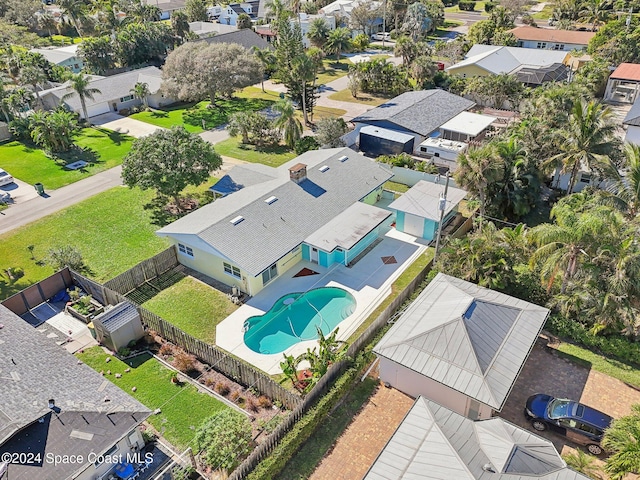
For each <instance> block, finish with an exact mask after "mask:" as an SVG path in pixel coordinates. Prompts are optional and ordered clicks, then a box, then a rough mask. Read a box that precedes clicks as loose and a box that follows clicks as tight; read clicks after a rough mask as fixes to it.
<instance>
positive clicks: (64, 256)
mask: <svg viewBox="0 0 640 480" xmlns="http://www.w3.org/2000/svg"><path fill="white" fill-rule="evenodd" d="M47 254H48V258H47V263H48V264H49V265H51V267H53V269H54V270H62V269H63V268H64V267H69V268H70V269H71V270H75V271H76V272H78V273H90V272H91V270H90V269H89V267H87V265H86V264H85V263H84V259H83V258H82V254H81V253H80V251H79V250H78V249H77V248H76V247H73V246H71V245H64V246H62V247H54V248H50V249H49V251H48V252H47Z"/></svg>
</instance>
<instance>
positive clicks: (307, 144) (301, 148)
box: [293, 137, 320, 155]
mask: <svg viewBox="0 0 640 480" xmlns="http://www.w3.org/2000/svg"><path fill="white" fill-rule="evenodd" d="M319 147H320V145H318V142H317V141H316V139H315V138H313V137H302V138H301V139H300V140H298V141H297V142H296V144H295V146H294V147H293V150H294V151H295V152H296V155H302V154H303V153H304V152H308V151H309V150H318V148H319Z"/></svg>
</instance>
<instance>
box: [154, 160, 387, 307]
mask: <svg viewBox="0 0 640 480" xmlns="http://www.w3.org/2000/svg"><path fill="white" fill-rule="evenodd" d="M246 167H247V166H244V165H243V166H242V167H241V168H242V172H241V173H240V174H238V175H236V174H235V173H234V170H235V168H234V169H233V170H231V172H229V181H228V185H230V187H229V189H228V190H223V191H222V193H226V196H225V197H223V198H219V199H217V200H216V201H215V202H213V203H212V204H210V205H206V206H204V207H202V208H200V209H199V210H196V211H195V212H193V213H190V214H189V215H187V216H185V217H183V218H181V219H179V220H177V221H175V222H173V223H171V224H170V225H167V226H166V227H163V228H161V229H160V230H158V231H157V232H156V233H157V234H158V235H159V236H161V237H168V239H169V241H170V242H171V243H173V244H174V245H175V246H176V249H177V251H178V259H179V261H180V263H182V264H183V265H186V266H188V267H190V268H193V269H194V270H197V271H199V272H201V273H204V274H205V275H208V276H210V277H212V278H214V279H216V280H218V281H220V282H222V283H224V284H227V285H229V286H232V287H233V286H235V287H237V288H239V289H240V290H241V291H243V292H245V293H248V294H249V295H256V294H257V293H258V292H259V291H260V290H262V289H263V288H264V287H265V286H266V285H268V284H269V283H270V282H271V281H273V280H274V279H275V278H277V277H278V276H279V275H281V274H282V273H284V272H285V271H287V270H289V269H290V268H292V267H293V266H295V265H296V264H297V263H298V262H299V261H301V260H307V261H310V262H313V263H317V264H320V265H323V266H330V265H332V264H335V263H342V264H349V262H350V261H351V260H353V259H354V258H355V257H356V256H357V255H358V254H359V253H361V252H362V251H363V250H364V249H365V248H366V247H367V246H369V245H371V244H372V243H373V242H374V241H375V240H376V239H377V238H378V234H379V226H380V224H381V223H382V222H383V221H384V220H385V219H386V218H388V217H389V216H390V215H391V212H390V211H388V210H383V209H381V208H377V207H375V206H373V204H374V203H375V202H376V201H377V200H378V199H379V198H380V196H381V195H382V190H383V184H384V183H385V182H386V181H387V180H389V179H390V178H391V177H392V176H393V175H392V174H391V173H390V172H389V171H388V170H387V169H386V168H385V167H384V166H383V165H382V164H379V163H376V162H373V161H371V160H369V159H367V158H365V157H363V156H362V155H359V154H357V153H355V152H354V151H353V150H350V149H348V148H332V149H325V150H313V151H309V152H306V153H304V154H302V155H300V156H299V157H297V158H295V159H293V160H291V161H289V162H287V163H286V164H284V165H282V166H280V167H278V168H272V169H271V171H270V172H268V173H267V171H266V168H268V167H263V168H261V169H251V168H246ZM254 172H255V174H256V176H255V178H251V176H252V174H253V173H254ZM234 179H235V180H234ZM225 182H227V180H225Z"/></svg>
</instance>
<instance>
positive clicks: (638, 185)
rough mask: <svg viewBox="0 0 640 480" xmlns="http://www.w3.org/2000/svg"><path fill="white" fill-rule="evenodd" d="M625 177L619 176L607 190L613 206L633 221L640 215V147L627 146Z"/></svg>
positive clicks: (628, 144) (629, 144)
mask: <svg viewBox="0 0 640 480" xmlns="http://www.w3.org/2000/svg"><path fill="white" fill-rule="evenodd" d="M625 159H626V162H625V165H624V167H623V171H624V172H625V173H624V175H622V176H619V177H618V179H617V180H616V181H615V183H614V184H613V185H611V186H610V187H609V188H608V189H607V190H608V192H609V193H611V194H612V196H611V197H609V198H610V199H611V200H612V202H610V203H611V204H612V205H613V206H615V207H617V208H618V209H619V210H620V211H622V212H623V213H624V214H625V215H627V217H629V218H631V219H633V218H635V217H637V216H638V215H639V214H640V146H638V145H635V144H633V143H627V144H626V145H625Z"/></svg>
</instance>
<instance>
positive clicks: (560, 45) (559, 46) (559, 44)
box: [553, 43, 564, 50]
mask: <svg viewBox="0 0 640 480" xmlns="http://www.w3.org/2000/svg"><path fill="white" fill-rule="evenodd" d="M553 49H554V50H564V43H556V44H555V45H554V46H553Z"/></svg>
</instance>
